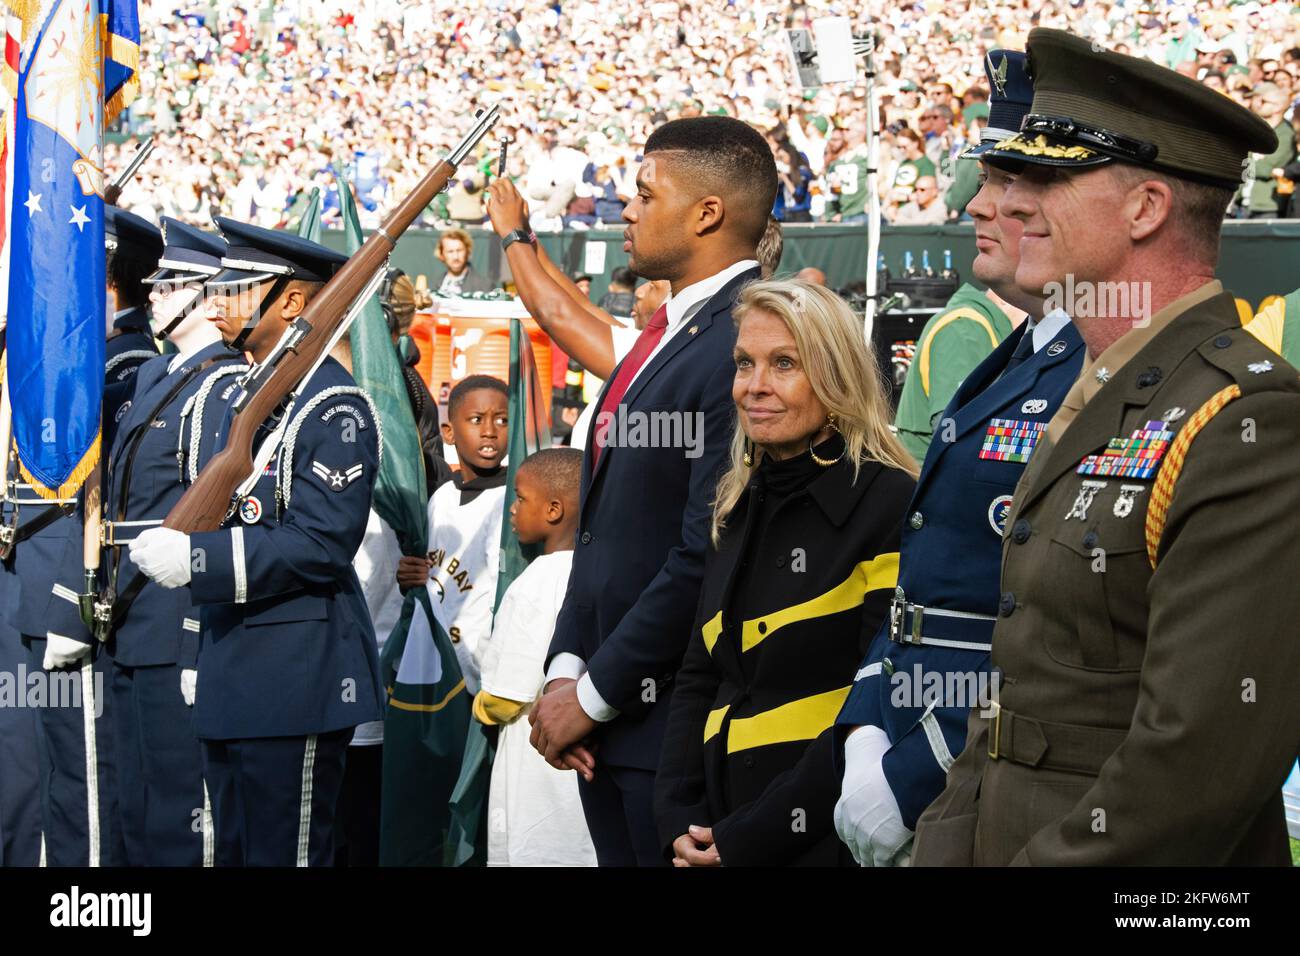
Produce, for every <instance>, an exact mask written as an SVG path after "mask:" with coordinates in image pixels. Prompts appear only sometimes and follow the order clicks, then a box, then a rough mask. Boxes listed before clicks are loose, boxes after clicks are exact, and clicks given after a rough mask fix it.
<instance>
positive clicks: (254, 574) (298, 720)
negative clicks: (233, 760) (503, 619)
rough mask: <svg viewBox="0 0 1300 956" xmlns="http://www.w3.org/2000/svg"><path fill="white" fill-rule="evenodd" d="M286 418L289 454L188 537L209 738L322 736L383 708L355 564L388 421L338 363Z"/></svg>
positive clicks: (204, 728) (200, 716)
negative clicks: (219, 521)
mask: <svg viewBox="0 0 1300 956" xmlns="http://www.w3.org/2000/svg"><path fill="white" fill-rule="evenodd" d="M290 415H291V416H292V417H291V419H290V423H291V424H290V427H289V429H288V431H287V433H286V436H285V442H284V444H283V445H282V446H281V449H280V452H279V454H278V455H277V457H276V458H275V459H273V460H272V462H271V464H270V465H268V466H267V468H265V469H264V471H263V474H262V476H261V477H260V479H259V480H258V482H257V484H256V485H255V486H254V488H253V490H252V492H251V493H250V494H249V496H248V497H247V499H246V500H245V501H244V502H243V504H242V505H241V506H240V507H239V508H238V509H237V514H236V515H235V516H233V517H232V518H231V519H230V520H229V521H228V522H227V523H226V525H225V526H224V527H222V528H221V529H219V530H217V531H208V532H199V533H195V534H192V535H190V549H191V555H192V556H194V561H193V563H192V568H193V571H192V580H191V583H190V592H191V596H192V599H193V601H194V603H195V604H196V605H200V606H201V617H200V630H201V634H200V641H199V659H198V672H199V673H198V692H197V699H196V702H195V707H194V720H195V730H196V731H197V733H198V736H199V737H200V738H202V739H205V740H236V739H245V738H257V737H291V736H305V735H309V734H321V733H327V732H329V731H332V730H341V729H343V728H346V727H354V726H356V725H357V724H360V723H364V722H366V721H370V720H378V719H380V716H381V708H380V702H381V700H382V696H381V685H380V681H379V661H378V655H377V653H376V648H375V635H374V630H373V627H372V625H371V621H370V612H369V611H368V610H367V608H366V604H365V601H364V599H363V597H362V594H361V585H360V583H359V582H358V580H357V576H356V574H355V573H354V571H353V570H352V559H353V557H354V556H355V555H356V553H357V549H358V548H359V547H360V545H361V539H362V537H363V535H364V534H365V529H366V522H367V520H368V518H369V515H370V500H371V492H372V489H373V486H374V482H375V476H376V472H377V469H378V466H379V449H380V444H381V436H380V432H379V429H380V425H379V422H378V419H377V417H376V415H375V412H374V409H373V407H372V406H371V404H370V402H369V400H368V398H366V396H365V393H364V392H362V391H361V390H360V389H359V388H358V387H357V386H356V383H355V382H354V381H353V379H352V376H351V375H349V374H348V373H347V371H346V370H345V369H344V368H343V366H342V365H340V364H339V363H338V362H336V361H334V360H333V359H326V361H325V363H324V364H323V365H322V366H321V367H320V369H319V370H318V371H317V372H316V374H315V375H314V376H313V377H312V379H311V381H310V382H308V383H307V385H306V386H305V387H304V389H303V391H302V394H301V395H300V396H299V398H298V400H297V402H296V403H295V405H294V407H293V409H292V410H291V412H290ZM230 417H231V414H230V412H229V410H228V411H227V413H226V419H227V420H226V421H225V422H224V423H223V427H222V429H221V434H220V435H219V436H218V439H217V441H216V442H215V447H218V448H219V447H224V444H225V440H226V434H227V429H228V427H229V419H230ZM272 424H273V423H272V422H268V423H267V424H266V425H264V426H263V432H264V433H265V431H266V430H267V428H268V426H270V425H272ZM259 443H260V440H259ZM202 464H204V462H201V463H200V467H201V466H202Z"/></svg>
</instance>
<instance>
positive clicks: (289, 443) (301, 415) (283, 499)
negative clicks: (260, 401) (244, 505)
mask: <svg viewBox="0 0 1300 956" xmlns="http://www.w3.org/2000/svg"><path fill="white" fill-rule="evenodd" d="M340 395H357V396H360V398H361V399H362V400H363V401H364V402H365V403H366V406H367V407H368V408H369V409H370V417H371V418H372V419H373V420H374V423H375V436H376V439H377V442H376V444H377V445H378V448H379V460H378V463H377V464H376V467H379V466H381V465H383V463H384V428H383V424H382V423H381V422H380V420H379V412H378V411H377V410H376V408H375V403H374V401H373V400H372V399H371V398H370V395H369V394H367V392H366V390H365V389H364V388H362V387H361V386H360V385H334V386H331V387H330V388H326V389H323V390H321V391H320V392H317V393H316V394H315V395H313V396H312V397H311V400H310V401H309V402H307V404H306V405H304V406H303V408H302V411H300V412H298V413H297V414H296V415H294V416H293V421H292V422H291V423H290V425H289V429H288V431H287V432H286V433H285V436H284V444H282V445H281V446H280V455H279V459H278V461H277V464H276V472H277V474H276V489H275V492H276V494H275V496H276V506H277V508H288V507H289V500H290V498H291V496H292V494H293V450H294V444H295V443H296V442H297V440H298V431H299V429H301V428H302V426H303V423H304V422H305V421H306V420H307V416H308V415H310V414H311V413H312V412H313V411H315V410H316V408H317V407H318V406H320V405H321V404H322V403H324V402H325V401H327V400H328V399H332V398H338V397H339V396H340ZM285 418H286V419H287V418H288V415H287V414H286V415H285ZM286 462H287V463H288V465H289V467H288V468H286V467H285V463H286Z"/></svg>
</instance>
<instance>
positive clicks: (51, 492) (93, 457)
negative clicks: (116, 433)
mask: <svg viewBox="0 0 1300 956" xmlns="http://www.w3.org/2000/svg"><path fill="white" fill-rule="evenodd" d="M99 438H100V436H99V435H98V434H96V435H95V440H94V442H92V443H91V446H90V448H89V450H88V451H87V452H86V454H85V455H83V456H82V457H81V461H79V462H77V467H75V468H73V469H72V472H71V474H69V475H68V478H67V480H66V481H65V482H64V483H63V484H61V485H59V487H57V488H54V489H50V488H47V487H46V486H45V485H44V484H42V483H41V481H40V480H39V479H37V478H36V476H35V475H33V474H32V473H31V472H30V471H28V470H27V466H26V465H24V464H23V462H22V459H21V458H20V459H19V460H18V471H19V472H20V473H21V474H22V476H23V479H24V480H25V481H27V482H28V483H29V484H30V485H31V486H32V491H34V492H36V494H37V495H39V496H40V497H42V498H47V499H50V500H52V501H53V500H57V499H59V498H71V497H72V496H73V495H75V494H76V493H77V492H78V491H79V490H80V489H81V486H82V484H84V483H85V481H86V479H87V478H89V477H90V473H91V472H92V471H94V470H95V466H96V465H97V464H99Z"/></svg>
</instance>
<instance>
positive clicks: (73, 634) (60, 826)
mask: <svg viewBox="0 0 1300 956" xmlns="http://www.w3.org/2000/svg"><path fill="white" fill-rule="evenodd" d="M104 414H105V420H106V421H107V420H109V419H111V418H112V417H113V416H115V415H116V408H115V407H114V406H113V405H111V404H107V403H106V404H105V406H104ZM10 488H11V490H12V494H13V497H14V499H15V500H16V501H17V502H18V503H17V505H16V506H15V505H11V506H10V507H11V508H13V509H14V510H15V511H16V528H17V531H18V533H19V534H22V533H23V528H24V527H25V526H28V525H30V524H32V523H33V522H37V521H41V520H43V519H42V516H43V515H45V514H46V513H47V512H48V511H49V509H50V508H67V509H68V513H67V514H63V515H61V516H60V517H58V518H57V519H56V520H54V521H52V522H51V523H49V524H47V525H46V526H44V527H42V528H41V529H40V530H38V531H36V532H35V533H34V534H32V535H31V536H30V537H27V538H26V539H25V540H22V541H20V542H19V543H18V544H17V545H16V546H15V547H14V552H13V555H12V558H11V562H12V565H11V566H12V574H13V579H14V580H13V582H11V586H12V585H16V587H15V588H14V590H16V592H17V595H16V600H14V601H13V602H12V603H9V602H6V604H7V607H8V614H9V624H10V626H11V627H12V628H13V629H14V630H16V631H17V632H18V633H19V634H20V635H21V641H22V644H23V645H24V646H25V647H26V650H27V673H28V675H36V676H37V677H38V678H39V681H40V682H42V683H43V686H44V699H43V700H40V701H39V702H38V704H39V706H37V707H36V724H37V728H36V745H37V756H38V761H39V768H40V771H39V772H40V807H41V830H42V833H43V843H44V846H43V849H44V856H45V861H46V863H47V864H48V865H50V866H87V865H102V866H113V865H117V864H120V863H121V862H122V860H123V851H122V836H121V829H120V827H119V825H118V805H117V795H116V780H115V767H114V759H113V750H114V748H113V736H112V728H111V725H110V722H109V719H108V716H107V713H106V710H107V708H106V700H105V696H106V694H107V679H106V675H107V670H108V668H107V660H106V657H105V655H104V654H102V653H101V651H102V648H101V647H100V646H98V645H97V643H96V642H95V641H94V639H93V638H92V637H91V634H90V632H89V631H88V630H87V629H86V626H85V624H84V623H82V620H81V610H80V607H79V605H78V601H77V595H78V594H79V593H80V592H81V591H82V590H83V588H84V571H83V568H84V560H83V532H82V518H81V514H80V510H81V509H80V495H79V496H78V498H76V499H68V500H66V501H61V502H52V503H51V502H46V501H43V500H40V499H38V498H37V497H36V494H35V492H33V491H32V490H31V487H30V485H28V484H26V483H24V482H22V481H21V480H15V481H14V482H13V483H12V484H11V485H10ZM48 634H58V635H60V636H62V637H68V638H71V639H73V640H77V641H81V642H83V643H85V644H90V645H94V646H92V647H91V651H90V655H89V657H88V658H86V659H83V663H82V665H81V666H80V667H77V666H70V667H62V668H58V669H56V670H54V671H46V670H45V669H44V666H43V662H44V658H45V647H46V642H47V635H48ZM87 706H89V707H90V708H91V709H92V711H93V712H94V713H95V719H94V720H93V721H89V722H88V721H86V720H85V719H84V708H85V707H87ZM88 764H90V765H93V767H94V772H93V775H91V776H90V777H89V778H88V775H87V765H88Z"/></svg>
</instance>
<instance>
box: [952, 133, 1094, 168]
mask: <svg viewBox="0 0 1300 956" xmlns="http://www.w3.org/2000/svg"><path fill="white" fill-rule="evenodd" d="M981 145H982V144H981ZM989 145H990V148H989V149H987V150H985V151H984V152H983V153H982V154H980V156H979V158H980V159H985V160H990V161H999V160H1000V161H1003V162H1015V163H1027V164H1030V165H1034V166H1065V167H1081V168H1082V167H1088V166H1100V165H1102V164H1103V163H1109V162H1110V161H1111V157H1109V156H1107V155H1106V154H1105V153H1100V152H1098V151H1097V150H1095V149H1091V148H1089V147H1087V146H1080V145H1079V144H1078V143H1071V142H1067V141H1065V140H1061V139H1057V138H1056V137H1051V136H1047V135H1045V134H1043V133H1035V134H1032V135H1025V134H1021V135H1019V136H1013V137H1011V138H1010V139H1007V140H1003V141H1002V142H1000V143H991V144H989ZM977 148H978V147H977Z"/></svg>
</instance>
